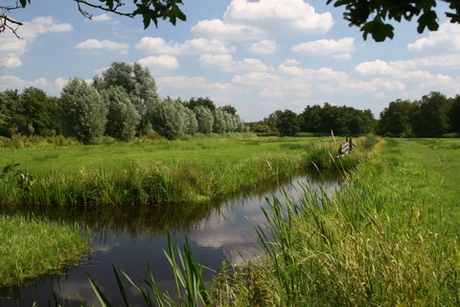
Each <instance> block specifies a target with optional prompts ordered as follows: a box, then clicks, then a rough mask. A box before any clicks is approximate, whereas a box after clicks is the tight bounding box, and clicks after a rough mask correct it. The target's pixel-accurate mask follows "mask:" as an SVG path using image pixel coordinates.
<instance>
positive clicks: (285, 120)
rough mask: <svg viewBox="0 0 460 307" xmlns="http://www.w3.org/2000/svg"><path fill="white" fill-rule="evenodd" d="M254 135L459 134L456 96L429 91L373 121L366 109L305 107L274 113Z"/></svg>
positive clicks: (397, 104) (254, 125)
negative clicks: (297, 111) (300, 109)
mask: <svg viewBox="0 0 460 307" xmlns="http://www.w3.org/2000/svg"><path fill="white" fill-rule="evenodd" d="M251 130H253V131H255V132H258V133H277V134H280V135H282V136H294V135H296V134H297V133H302V132H306V133H313V134H319V135H323V134H330V133H331V131H333V133H334V134H336V135H363V134H367V133H375V134H378V135H382V136H389V137H440V136H443V135H446V134H452V135H459V134H460V95H456V96H455V97H454V98H448V97H446V96H445V95H443V94H441V93H440V92H430V93H429V94H428V95H424V96H422V98H421V99H419V100H414V101H410V100H401V99H398V100H396V101H392V102H390V103H389V105H388V107H386V108H385V109H384V110H383V111H382V112H381V113H380V117H379V119H378V120H377V119H374V116H373V114H372V112H371V111H370V110H358V109H355V108H353V107H347V106H332V105H330V104H329V103H327V102H326V103H324V105H323V106H320V105H313V106H307V107H306V108H305V109H304V111H303V112H302V113H300V114H297V113H295V112H293V111H291V110H284V111H281V110H277V111H275V112H273V113H271V114H270V115H269V116H268V117H266V118H264V119H263V120H262V121H259V122H256V123H251Z"/></svg>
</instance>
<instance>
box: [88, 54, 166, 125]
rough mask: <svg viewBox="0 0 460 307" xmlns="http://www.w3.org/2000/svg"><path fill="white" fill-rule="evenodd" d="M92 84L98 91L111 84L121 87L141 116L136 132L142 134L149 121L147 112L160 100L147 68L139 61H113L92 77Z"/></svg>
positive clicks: (153, 80)
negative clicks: (129, 62)
mask: <svg viewBox="0 0 460 307" xmlns="http://www.w3.org/2000/svg"><path fill="white" fill-rule="evenodd" d="M93 86H94V87H95V88H96V89H97V90H98V91H103V90H106V89H108V88H110V87H112V86H120V87H122V88H123V89H124V90H125V92H126V94H128V97H129V99H130V101H131V103H132V104H133V105H134V107H135V108H136V110H137V112H138V114H139V115H140V116H141V120H140V122H139V126H138V127H137V133H138V134H144V132H145V130H146V127H147V124H148V123H149V117H150V115H149V113H150V112H151V110H152V108H153V107H154V106H155V104H157V103H159V101H160V97H159V95H158V91H157V86H156V83H155V79H153V77H152V75H151V74H150V71H149V69H148V68H143V67H142V66H141V65H140V64H139V63H134V64H133V65H131V64H127V63H123V62H113V63H112V64H111V65H110V67H109V68H108V69H107V70H105V71H104V72H103V73H102V74H101V75H99V76H95V77H94V78H93Z"/></svg>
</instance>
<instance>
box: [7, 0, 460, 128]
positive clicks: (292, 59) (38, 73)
mask: <svg viewBox="0 0 460 307" xmlns="http://www.w3.org/2000/svg"><path fill="white" fill-rule="evenodd" d="M8 1H10V2H12V3H14V2H15V1H14V0H7V2H8ZM127 2H129V3H131V1H127ZM184 2H185V5H184V6H183V11H184V13H185V14H186V15H187V21H186V22H179V23H178V24H177V25H176V26H175V27H174V26H172V25H170V24H169V23H167V22H160V24H159V28H158V29H157V28H155V27H154V25H152V26H150V28H148V29H147V30H143V24H142V20H141V18H140V17H138V18H136V19H133V20H132V19H129V18H126V17H120V16H117V15H108V14H105V13H104V12H102V11H97V10H93V9H91V8H87V11H89V12H91V13H93V14H94V15H93V18H92V20H88V19H85V18H84V17H83V16H82V15H81V14H80V13H79V12H78V9H77V6H76V4H75V2H74V1H71V0H61V1H53V0H40V1H38V0H32V4H31V5H30V6H28V7H27V8H26V9H24V10H22V9H21V10H16V11H14V12H12V13H11V14H10V16H11V17H13V18H15V19H16V20H20V21H23V22H24V26H22V27H21V28H20V29H19V30H18V34H19V35H20V36H21V37H22V39H17V38H16V37H14V36H13V35H12V34H11V33H2V34H0V67H2V68H1V71H0V91H4V90H6V89H19V90H22V89H23V88H25V87H29V86H35V87H39V88H41V89H43V90H45V91H46V92H47V93H48V94H50V95H54V96H59V95H60V91H61V89H62V86H63V85H64V84H65V83H66V80H68V79H69V78H71V77H79V78H83V79H87V80H90V79H92V77H93V76H95V75H97V74H99V73H100V72H101V71H102V70H104V68H107V67H109V66H110V64H111V63H112V62H114V61H119V62H127V63H134V62H138V63H140V64H142V65H143V66H146V67H148V68H149V69H150V71H151V73H152V75H153V77H154V78H155V80H156V83H157V85H158V90H159V93H160V95H161V96H162V97H166V96H167V95H169V96H171V97H181V98H183V99H189V98H190V97H205V96H209V97H210V98H211V99H212V100H213V101H214V102H215V103H216V105H218V106H221V105H227V104H231V105H233V106H234V107H236V108H237V110H238V113H239V114H240V115H241V116H242V118H243V120H245V121H247V122H250V121H258V120H262V119H263V118H264V117H266V116H267V115H269V114H270V113H272V112H274V111H276V110H285V109H290V110H293V111H295V112H297V113H300V112H302V111H303V109H304V108H305V107H306V106H307V105H314V104H320V105H322V104H323V103H324V102H329V103H330V104H333V105H338V106H342V105H347V106H352V107H354V108H358V109H370V110H372V112H373V113H374V115H375V116H376V118H378V116H379V113H380V112H381V111H382V110H383V109H384V108H385V107H386V106H388V103H389V102H390V101H393V100H396V99H398V98H401V99H410V100H414V99H419V98H420V97H421V96H422V95H425V94H428V93H429V92H430V91H440V92H441V93H443V94H445V95H447V96H449V97H451V96H455V95H456V94H460V56H459V53H460V25H457V24H450V23H448V22H447V21H446V19H445V18H444V13H443V12H444V10H443V7H442V6H441V7H439V14H438V15H439V16H440V17H441V18H440V24H441V26H440V29H439V31H437V32H432V33H430V32H426V33H424V34H422V35H420V34H417V31H416V24H415V23H414V22H413V23H407V22H405V23H402V24H397V25H396V26H395V27H396V35H395V38H394V39H393V40H388V41H385V42H383V43H376V42H374V41H372V40H369V39H368V40H367V41H364V40H363V38H362V35H361V32H360V31H359V29H358V28H356V27H353V28H350V27H348V23H347V22H346V21H344V20H343V19H342V12H343V11H342V8H334V7H333V6H326V5H325V3H326V0H314V1H313V0H309V1H302V0H259V1H254V0H253V1H248V0H219V1H216V0H195V1H187V0H185V1H184ZM438 5H439V4H438Z"/></svg>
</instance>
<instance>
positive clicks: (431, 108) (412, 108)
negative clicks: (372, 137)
mask: <svg viewBox="0 0 460 307" xmlns="http://www.w3.org/2000/svg"><path fill="white" fill-rule="evenodd" d="M377 132H378V133H379V134H381V135H384V136H394V137H412V136H417V137H439V136H442V135H444V134H448V133H451V134H459V133H460V95H456V96H455V97H453V98H448V97H447V96H445V95H443V94H441V93H440V92H431V93H429V94H428V95H424V96H422V98H421V99H419V100H414V101H410V100H401V99H397V100H396V101H392V102H390V103H389V105H388V107H386V108H385V109H384V110H383V111H382V112H381V113H380V120H379V122H378V126H377Z"/></svg>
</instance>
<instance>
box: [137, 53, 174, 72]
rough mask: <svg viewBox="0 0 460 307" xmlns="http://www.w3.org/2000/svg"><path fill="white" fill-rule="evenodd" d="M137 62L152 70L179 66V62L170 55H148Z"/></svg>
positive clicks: (170, 68)
mask: <svg viewBox="0 0 460 307" xmlns="http://www.w3.org/2000/svg"><path fill="white" fill-rule="evenodd" d="M137 62H138V63H139V64H141V65H142V66H146V67H148V68H149V69H150V70H151V71H153V72H155V71H157V70H172V69H175V68H177V67H179V62H178V61H177V59H176V58H175V57H173V56H171V55H160V56H149V57H146V58H142V59H140V60H139V61H137Z"/></svg>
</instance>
